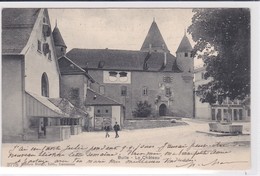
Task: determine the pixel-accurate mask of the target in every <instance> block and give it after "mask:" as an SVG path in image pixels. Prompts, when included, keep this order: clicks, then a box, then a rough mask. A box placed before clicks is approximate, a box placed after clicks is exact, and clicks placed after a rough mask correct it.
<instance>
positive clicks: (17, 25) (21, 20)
mask: <svg viewBox="0 0 260 176" xmlns="http://www.w3.org/2000/svg"><path fill="white" fill-rule="evenodd" d="M39 11H40V9H26V8H6V9H3V11H2V54H19V53H21V51H22V50H23V48H24V47H25V46H26V44H27V42H28V40H29V37H30V35H31V32H32V29H33V26H34V24H35V21H36V19H37V17H38V14H39Z"/></svg>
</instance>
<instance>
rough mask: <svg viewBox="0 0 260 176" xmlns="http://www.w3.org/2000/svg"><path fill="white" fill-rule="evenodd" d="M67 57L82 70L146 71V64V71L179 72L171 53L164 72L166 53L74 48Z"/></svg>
mask: <svg viewBox="0 0 260 176" xmlns="http://www.w3.org/2000/svg"><path fill="white" fill-rule="evenodd" d="M66 56H67V57H68V58H70V59H71V60H72V61H73V62H74V63H76V64H77V65H78V66H80V67H81V68H87V69H103V70H129V71H144V63H145V62H146V63H147V69H146V70H145V71H171V72H172V71H173V72H179V70H178V69H177V67H175V66H176V58H175V57H174V56H173V55H172V54H170V53H167V54H166V57H167V64H166V66H165V68H164V69H163V70H160V69H161V67H162V65H163V63H164V53H159V52H152V53H149V52H143V51H130V50H110V49H77V48H74V49H72V50H70V51H69V52H68V53H67V54H66ZM173 68H176V69H173Z"/></svg>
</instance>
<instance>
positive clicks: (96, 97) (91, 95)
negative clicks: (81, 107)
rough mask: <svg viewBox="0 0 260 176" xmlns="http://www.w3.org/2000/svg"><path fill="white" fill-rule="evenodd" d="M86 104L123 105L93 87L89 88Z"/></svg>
mask: <svg viewBox="0 0 260 176" xmlns="http://www.w3.org/2000/svg"><path fill="white" fill-rule="evenodd" d="M85 105H88V106H91V105H92V106H105V105H110V106H112V105H121V104H120V103H118V102H117V101H115V100H113V99H111V98H109V97H106V96H104V95H101V94H99V93H97V92H95V91H93V90H92V89H88V90H87V97H86V101H85Z"/></svg>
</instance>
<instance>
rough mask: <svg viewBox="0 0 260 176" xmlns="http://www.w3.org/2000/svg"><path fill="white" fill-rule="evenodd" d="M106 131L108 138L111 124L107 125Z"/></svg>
mask: <svg viewBox="0 0 260 176" xmlns="http://www.w3.org/2000/svg"><path fill="white" fill-rule="evenodd" d="M104 128H105V131H106V138H107V137H109V136H110V135H109V131H110V126H109V125H106V126H105V127H104Z"/></svg>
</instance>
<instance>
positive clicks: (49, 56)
mask: <svg viewBox="0 0 260 176" xmlns="http://www.w3.org/2000/svg"><path fill="white" fill-rule="evenodd" d="M48 59H49V60H51V50H50V51H49V55H48Z"/></svg>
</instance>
